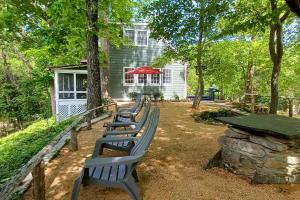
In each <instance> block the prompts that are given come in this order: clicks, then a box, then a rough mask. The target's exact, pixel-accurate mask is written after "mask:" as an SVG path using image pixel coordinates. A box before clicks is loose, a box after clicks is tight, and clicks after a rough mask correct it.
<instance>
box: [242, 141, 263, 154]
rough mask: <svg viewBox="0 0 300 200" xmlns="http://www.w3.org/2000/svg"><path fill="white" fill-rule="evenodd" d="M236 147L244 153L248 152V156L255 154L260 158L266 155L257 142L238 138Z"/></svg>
mask: <svg viewBox="0 0 300 200" xmlns="http://www.w3.org/2000/svg"><path fill="white" fill-rule="evenodd" d="M238 147H239V149H240V150H241V151H243V153H244V154H245V153H246V155H249V154H250V155H249V157H253V156H256V157H259V158H262V157H264V156H265V155H266V152H265V151H264V149H263V147H262V146H260V145H258V144H254V143H251V142H247V141H243V140H239V141H238Z"/></svg>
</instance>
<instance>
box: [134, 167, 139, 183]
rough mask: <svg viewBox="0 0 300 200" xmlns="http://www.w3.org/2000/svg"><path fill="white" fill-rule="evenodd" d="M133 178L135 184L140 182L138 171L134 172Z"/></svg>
mask: <svg viewBox="0 0 300 200" xmlns="http://www.w3.org/2000/svg"><path fill="white" fill-rule="evenodd" d="M132 176H133V178H134V180H135V182H139V177H138V175H137V172H136V169H134V170H133V171H132Z"/></svg>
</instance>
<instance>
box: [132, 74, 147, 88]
mask: <svg viewBox="0 0 300 200" xmlns="http://www.w3.org/2000/svg"><path fill="white" fill-rule="evenodd" d="M146 75H147V76H146V77H147V78H146V84H145V83H139V75H138V74H135V76H136V82H135V83H136V86H147V85H149V76H148V74H146Z"/></svg>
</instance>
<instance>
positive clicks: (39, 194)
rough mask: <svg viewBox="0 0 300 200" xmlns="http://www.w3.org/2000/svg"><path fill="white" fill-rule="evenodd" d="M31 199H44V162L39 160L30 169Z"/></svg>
mask: <svg viewBox="0 0 300 200" xmlns="http://www.w3.org/2000/svg"><path fill="white" fill-rule="evenodd" d="M32 178H33V179H32V180H33V184H32V185H33V199H34V200H45V199H46V198H45V164H44V162H43V161H41V162H40V163H39V164H37V165H36V166H35V167H34V168H33V170H32Z"/></svg>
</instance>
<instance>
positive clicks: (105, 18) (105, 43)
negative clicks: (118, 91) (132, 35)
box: [100, 1, 110, 98]
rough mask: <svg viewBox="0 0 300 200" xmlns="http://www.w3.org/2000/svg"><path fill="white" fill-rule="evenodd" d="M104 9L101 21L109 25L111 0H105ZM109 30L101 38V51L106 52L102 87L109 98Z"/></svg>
mask: <svg viewBox="0 0 300 200" xmlns="http://www.w3.org/2000/svg"><path fill="white" fill-rule="evenodd" d="M102 4H103V10H101V11H100V18H101V21H103V23H104V24H105V25H106V26H109V18H108V15H109V7H110V5H109V1H103V2H102ZM108 38H109V31H108V29H105V31H104V35H102V36H101V38H100V44H101V51H102V52H103V53H104V54H105V58H106V59H105V60H104V61H103V62H102V63H103V65H102V67H101V68H100V69H101V88H102V97H104V98H108V97H109V85H108V83H109V40H108Z"/></svg>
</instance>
